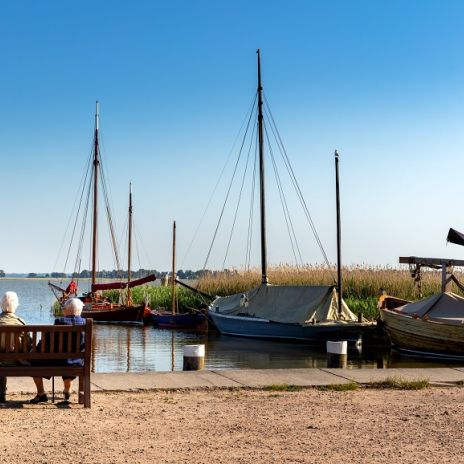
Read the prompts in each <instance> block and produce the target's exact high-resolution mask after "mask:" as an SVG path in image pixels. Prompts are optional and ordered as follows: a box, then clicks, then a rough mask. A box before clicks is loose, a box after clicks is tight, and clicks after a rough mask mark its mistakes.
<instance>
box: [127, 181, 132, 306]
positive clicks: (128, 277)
mask: <svg viewBox="0 0 464 464" xmlns="http://www.w3.org/2000/svg"><path fill="white" fill-rule="evenodd" d="M128 229H129V230H128V238H127V304H131V293H130V287H129V284H130V281H131V254H132V182H130V183H129V226H128Z"/></svg>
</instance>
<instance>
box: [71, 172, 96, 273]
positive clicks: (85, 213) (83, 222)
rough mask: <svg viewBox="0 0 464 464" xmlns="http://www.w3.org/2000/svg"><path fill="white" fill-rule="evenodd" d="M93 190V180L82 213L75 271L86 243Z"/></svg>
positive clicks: (89, 185) (88, 188)
mask: <svg viewBox="0 0 464 464" xmlns="http://www.w3.org/2000/svg"><path fill="white" fill-rule="evenodd" d="M92 169H93V167H92ZM91 191H92V182H89V184H88V187H87V198H86V201H85V207H84V212H83V214H82V225H81V234H80V237H79V242H78V246H77V255H76V262H75V263H74V271H75V270H76V269H77V268H78V267H79V268H80V263H81V255H82V248H83V244H84V236H85V228H86V224H87V215H88V210H89V204H90V197H91ZM89 262H90V260H89Z"/></svg>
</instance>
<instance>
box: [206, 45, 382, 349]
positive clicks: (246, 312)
mask: <svg viewBox="0 0 464 464" xmlns="http://www.w3.org/2000/svg"><path fill="white" fill-rule="evenodd" d="M262 91H263V87H262V82H261V61H260V51H259V50H258V87H257V116H258V117H257V134H258V136H257V139H258V147H257V151H258V153H259V163H258V164H259V169H258V168H257V169H256V171H257V172H259V198H260V203H259V207H260V228H261V235H260V245H261V285H260V286H259V287H256V288H253V289H250V290H248V291H246V292H242V293H237V294H234V295H229V296H222V297H217V298H215V299H214V301H213V302H212V303H211V304H210V305H209V307H208V312H207V316H208V319H209V320H210V321H211V322H212V323H213V324H214V325H215V326H216V327H217V329H218V330H219V331H220V332H221V333H223V334H227V335H234V336H241V337H252V338H266V339H278V340H302V341H305V342H309V343H324V342H325V341H327V340H349V341H357V340H359V339H360V338H361V336H362V334H363V332H364V331H365V330H366V329H368V328H369V327H372V326H373V324H372V323H369V322H366V321H363V320H362V317H361V315H360V316H359V317H357V316H355V315H354V314H353V313H352V312H351V311H350V310H349V308H348V307H347V305H346V304H345V303H344V301H343V299H342V297H341V295H342V290H341V282H342V280H341V258H340V227H339V197H338V153H337V152H335V165H336V173H337V182H336V186H337V245H338V247H337V248H338V253H337V254H338V284H337V290H338V292H337V291H336V290H335V286H311V285H295V286H294V285H271V284H270V283H269V282H268V275H267V249H266V212H265V197H266V196H265V189H264V184H265V179H264V139H265V135H266V138H267V136H268V132H267V131H266V130H265V129H264V125H263V95H262ZM271 132H278V131H275V130H274V128H273V130H272V131H271ZM279 143H280V144H281V143H282V142H281V140H280V139H279ZM242 145H243V142H242ZM270 152H271V150H270ZM271 156H273V155H272V152H271ZM285 159H286V164H287V166H288V158H287V157H286V154H285ZM273 163H274V159H273ZM274 169H275V165H274ZM276 177H278V176H277V175H276ZM292 181H293V182H294V185H295V184H296V179H295V177H294V174H293V171H292ZM279 187H280V185H279ZM298 195H299V198H300V200H301V191H300V190H299V189H298ZM302 205H303V207H304V210H305V214H306V215H307V216H309V212H308V211H307V209H306V204H305V202H304V201H303V202H302ZM221 216H222V212H221ZM285 220H286V221H287V224H288V223H289V222H291V221H290V220H289V216H288V211H287V215H286V216H285ZM310 223H311V228H312V230H313V232H314V234H315V236H316V241H317V243H318V244H319V246H320V248H321V251H323V250H322V245H321V243H320V240H319V238H318V237H317V234H316V233H315V229H314V224H312V221H310ZM323 255H324V257H325V260H326V263H327V264H328V260H327V257H326V255H325V252H324V251H323Z"/></svg>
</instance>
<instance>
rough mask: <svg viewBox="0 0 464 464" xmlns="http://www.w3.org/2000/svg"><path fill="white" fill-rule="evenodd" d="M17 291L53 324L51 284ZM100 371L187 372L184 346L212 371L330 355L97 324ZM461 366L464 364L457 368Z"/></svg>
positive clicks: (364, 356) (381, 358)
mask: <svg viewBox="0 0 464 464" xmlns="http://www.w3.org/2000/svg"><path fill="white" fill-rule="evenodd" d="M7 290H13V291H15V292H16V293H17V294H18V296H19V301H20V306H19V308H18V310H17V314H18V315H19V316H20V317H22V318H23V319H25V320H26V322H28V323H38V324H50V323H53V320H54V317H53V315H52V314H51V311H50V308H51V305H52V303H53V301H54V297H53V294H52V293H51V291H50V290H49V288H48V286H47V282H46V281H45V280H29V279H18V280H4V279H0V295H1V294H3V293H4V292H5V291H7ZM94 329H95V330H94V340H93V342H94V356H93V369H92V370H93V371H94V372H137V371H171V370H182V362H183V359H182V357H183V346H184V345H189V344H198V343H202V344H205V345H206V346H205V348H206V358H205V366H206V368H207V369H244V368H254V369H270V368H289V367H326V365H327V364H326V354H325V351H322V350H315V349H314V348H313V347H311V346H309V345H306V344H298V343H283V342H271V341H263V340H251V339H245V338H237V337H227V336H223V335H222V336H221V335H220V334H218V333H217V332H214V331H210V332H209V333H189V332H182V331H169V330H160V329H155V328H153V327H139V326H121V325H110V324H96V325H95V327H94ZM348 364H349V366H348V367H350V368H377V367H428V366H437V367H438V366H445V364H443V363H441V364H439V363H432V362H426V361H418V360H417V359H408V358H399V357H398V356H395V355H394V354H392V353H389V352H386V353H366V352H360V351H358V350H356V349H353V350H352V351H350V352H349V353H348ZM453 365H454V366H457V365H459V364H453Z"/></svg>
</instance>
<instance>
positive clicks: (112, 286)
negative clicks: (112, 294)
mask: <svg viewBox="0 0 464 464" xmlns="http://www.w3.org/2000/svg"><path fill="white" fill-rule="evenodd" d="M154 280H156V276H155V274H150V275H148V276H146V277H142V278H141V279H137V280H131V281H130V282H129V285H127V282H108V283H106V284H93V285H92V292H97V291H98V290H121V289H123V288H127V287H129V288H132V287H138V286H139V285H143V284H146V283H148V282H153V281H154Z"/></svg>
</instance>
